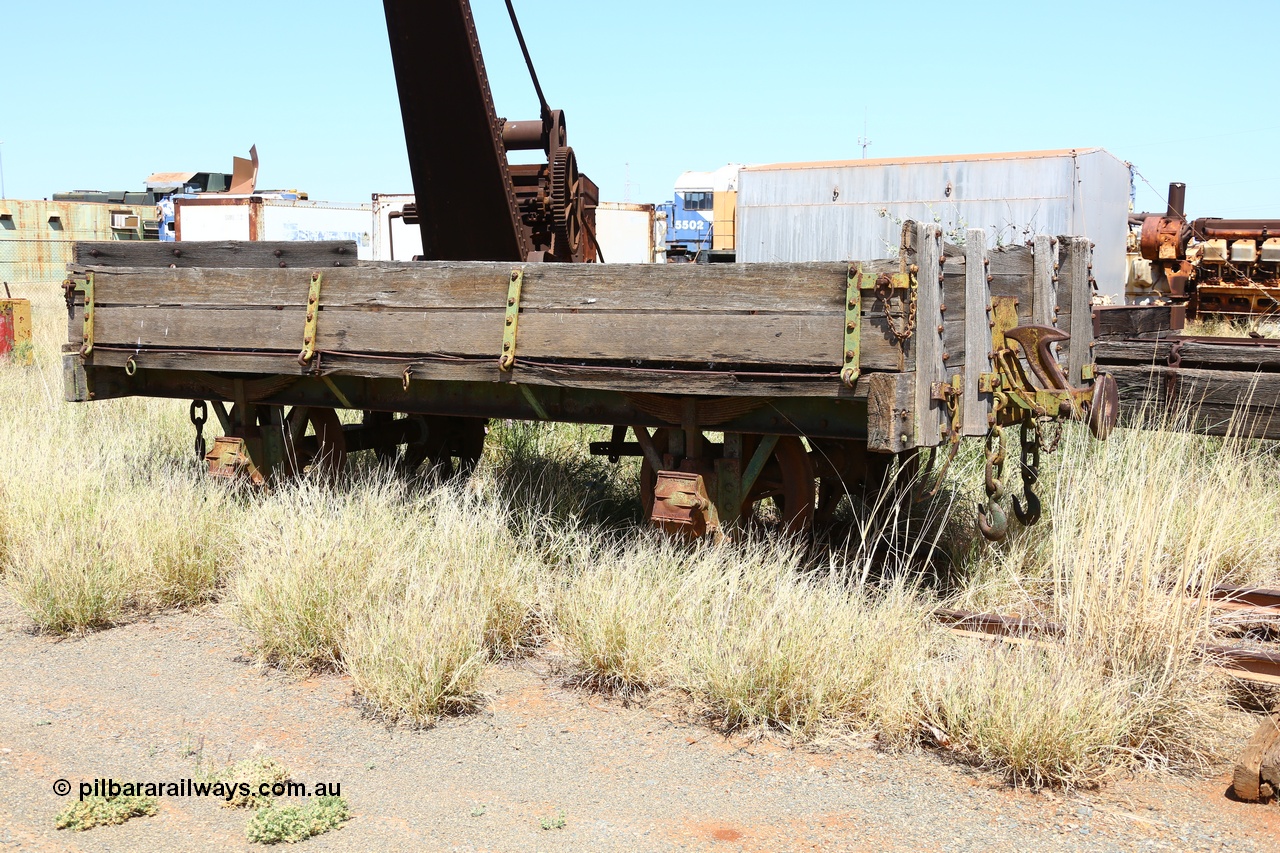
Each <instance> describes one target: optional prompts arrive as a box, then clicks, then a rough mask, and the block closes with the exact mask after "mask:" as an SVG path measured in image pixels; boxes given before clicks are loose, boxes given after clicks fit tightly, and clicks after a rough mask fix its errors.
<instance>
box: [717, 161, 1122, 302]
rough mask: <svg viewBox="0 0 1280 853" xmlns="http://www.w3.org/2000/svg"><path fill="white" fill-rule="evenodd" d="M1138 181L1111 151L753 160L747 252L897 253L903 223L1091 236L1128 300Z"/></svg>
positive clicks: (741, 242)
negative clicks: (757, 163)
mask: <svg viewBox="0 0 1280 853" xmlns="http://www.w3.org/2000/svg"><path fill="white" fill-rule="evenodd" d="M1132 184H1133V178H1132V175H1131V173H1130V167H1129V164H1128V163H1125V162H1123V161H1121V160H1120V159H1118V158H1116V157H1115V156H1114V155H1112V154H1111V153H1109V152H1108V151H1106V150H1104V149H1101V148H1080V149H1066V150H1060V151H1029V152H1022V153H1011V154H971V155H960V156H953V157H913V158H906V159H901V160H888V159H882V160H849V161H840V162H831V163H782V164H776V165H766V166H748V167H746V168H744V169H743V170H742V173H741V175H740V176H739V179H738V207H737V246H736V250H737V259H738V260H739V261H742V262H768V261H842V260H871V259H874V258H885V257H892V256H893V255H894V253H895V252H896V250H897V246H898V241H899V235H900V233H901V226H900V222H901V221H902V220H905V219H914V220H916V221H919V222H937V223H938V224H939V225H940V226H941V227H942V228H943V230H944V232H951V234H953V235H954V234H956V233H959V232H963V230H964V229H966V228H984V229H986V230H987V233H988V235H989V236H988V239H989V241H990V243H991V246H992V247H995V246H996V245H1000V244H1003V245H1020V244H1022V243H1024V242H1025V241H1026V240H1028V239H1030V238H1031V236H1032V235H1034V234H1048V235H1050V236H1058V235H1073V236H1076V235H1078V236H1084V237H1088V238H1089V239H1090V240H1092V241H1093V243H1094V244H1095V245H1094V255H1093V274H1094V277H1095V278H1096V279H1097V282H1098V291H1099V292H1100V293H1102V294H1106V295H1110V296H1113V297H1115V298H1116V299H1117V300H1118V301H1121V302H1122V301H1123V296H1124V282H1125V272H1126V263H1125V240H1126V237H1127V235H1128V230H1129V228H1128V217H1129V210H1130V199H1131V197H1132Z"/></svg>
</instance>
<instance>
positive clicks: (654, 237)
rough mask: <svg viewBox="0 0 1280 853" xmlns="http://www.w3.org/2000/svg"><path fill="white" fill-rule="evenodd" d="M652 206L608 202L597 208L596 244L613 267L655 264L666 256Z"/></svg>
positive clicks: (606, 261)
mask: <svg viewBox="0 0 1280 853" xmlns="http://www.w3.org/2000/svg"><path fill="white" fill-rule="evenodd" d="M657 232H658V223H657V220H656V218H655V216H654V207H653V205H651V204H624V203H622V202H614V201H605V202H601V203H600V204H599V205H598V206H597V207H596V240H597V241H599V243H600V254H601V255H603V259H604V262H605V263H609V264H652V263H656V262H657V261H658V257H659V255H663V254H664V253H665V250H664V249H663V243H662V239H661V237H660V236H659V234H658V233H657Z"/></svg>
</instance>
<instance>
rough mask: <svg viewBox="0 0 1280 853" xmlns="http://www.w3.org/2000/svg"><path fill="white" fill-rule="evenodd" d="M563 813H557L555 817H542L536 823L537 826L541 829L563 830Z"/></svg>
mask: <svg viewBox="0 0 1280 853" xmlns="http://www.w3.org/2000/svg"><path fill="white" fill-rule="evenodd" d="M564 824H565V820H564V812H563V811H561V812H559V813H558V814H557V815H556V816H555V817H544V818H543V819H542V820H540V821H538V825H539V826H541V827H542V828H543V829H564Z"/></svg>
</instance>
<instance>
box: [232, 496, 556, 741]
mask: <svg viewBox="0 0 1280 853" xmlns="http://www.w3.org/2000/svg"><path fill="white" fill-rule="evenodd" d="M240 535H241V541H240V543H239V544H240V547H239V554H240V557H241V560H242V562H240V564H239V565H238V567H237V570H236V572H235V580H234V582H233V583H232V584H231V588H230V593H231V594H230V598H229V604H230V605H231V612H232V614H233V615H234V617H235V619H236V620H237V621H238V622H239V623H240V624H241V625H242V626H244V627H245V628H247V629H249V631H250V632H251V644H252V645H253V647H254V648H255V650H256V652H257V653H258V654H259V656H260V657H261V658H262V659H264V660H266V661H268V662H271V663H276V664H281V665H286V666H293V667H309V668H314V667H336V668H340V669H342V670H345V671H347V672H349V673H350V674H351V676H352V678H353V680H354V682H355V685H356V688H357V690H358V691H359V692H360V693H361V694H362V695H363V696H364V697H365V698H366V699H368V700H369V701H370V703H371V706H372V707H374V708H376V709H377V710H379V712H380V713H383V714H385V715H386V716H389V717H393V718H404V719H406V720H408V721H410V722H412V723H415V724H427V723H430V722H432V721H433V720H434V719H435V718H436V717H438V716H439V715H441V714H444V713H452V712H458V711H464V710H468V709H470V708H472V707H474V706H475V704H476V702H477V701H478V698H479V694H478V684H479V679H480V676H481V675H482V674H483V672H484V668H485V666H486V665H487V664H488V663H490V662H491V661H492V660H496V659H499V658H503V657H510V656H513V655H517V654H520V653H522V652H523V651H525V650H526V649H528V648H529V647H530V646H531V645H532V644H533V643H534V642H535V640H536V636H535V635H536V632H537V630H538V619H537V616H536V606H535V604H536V598H537V588H538V572H539V565H538V563H537V562H536V560H535V559H534V558H533V557H531V556H530V554H529V549H528V547H527V546H526V545H524V544H522V543H521V542H520V541H519V540H518V539H517V538H516V537H515V535H514V534H513V533H512V532H511V530H510V524H509V521H508V519H507V517H506V515H505V513H504V512H503V511H502V510H501V509H499V508H498V507H497V506H495V505H494V504H493V503H492V502H490V501H486V500H483V499H480V498H477V497H474V496H470V495H468V494H467V493H466V492H465V491H464V490H463V489H462V488H461V487H458V486H456V485H455V486H449V487H443V488H441V489H438V490H436V491H433V492H429V493H418V492H415V491H414V490H413V489H411V488H410V487H409V486H407V485H406V484H404V483H402V482H397V481H395V480H393V479H390V478H388V477H387V476H385V475H382V476H381V477H380V478H379V477H378V475H371V476H370V478H369V479H368V480H366V481H363V482H357V483H353V484H348V485H346V486H343V487H339V488H333V487H328V486H324V485H321V484H316V483H303V484H300V485H297V486H295V487H291V488H286V489H282V490H281V491H279V492H278V493H277V494H276V495H274V496H273V498H272V500H271V501H269V502H267V503H265V504H264V505H263V506H262V507H261V511H260V512H258V513H256V514H255V515H254V516H252V517H251V518H250V519H248V520H247V521H246V523H245V525H244V526H243V527H242V528H241V530H240Z"/></svg>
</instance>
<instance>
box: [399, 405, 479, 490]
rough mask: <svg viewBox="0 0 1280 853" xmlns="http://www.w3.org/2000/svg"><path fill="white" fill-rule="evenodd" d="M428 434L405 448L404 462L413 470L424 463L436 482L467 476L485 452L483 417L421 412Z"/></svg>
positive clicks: (428, 473) (408, 468)
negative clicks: (423, 438) (450, 415)
mask: <svg viewBox="0 0 1280 853" xmlns="http://www.w3.org/2000/svg"><path fill="white" fill-rule="evenodd" d="M421 417H422V418H423V419H424V421H425V422H426V433H427V437H426V439H425V440H424V441H418V442H414V443H412V444H410V445H409V446H408V447H406V448H405V455H404V464H405V467H406V468H407V470H409V471H416V470H418V468H420V467H422V466H424V465H425V466H426V471H427V475H428V476H429V477H430V478H431V479H433V480H437V481H443V480H452V479H453V478H454V477H459V478H462V479H466V478H467V477H470V476H471V472H472V471H474V470H475V469H476V465H477V463H479V462H480V455H481V454H482V453H484V437H485V423H486V421H485V419H484V418H461V417H449V416H445V415H423V416H421Z"/></svg>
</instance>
